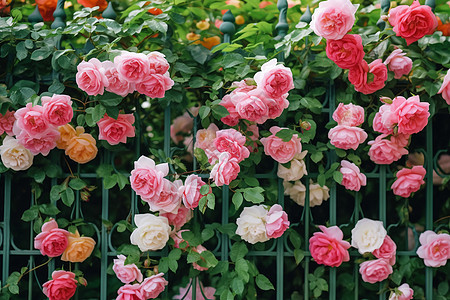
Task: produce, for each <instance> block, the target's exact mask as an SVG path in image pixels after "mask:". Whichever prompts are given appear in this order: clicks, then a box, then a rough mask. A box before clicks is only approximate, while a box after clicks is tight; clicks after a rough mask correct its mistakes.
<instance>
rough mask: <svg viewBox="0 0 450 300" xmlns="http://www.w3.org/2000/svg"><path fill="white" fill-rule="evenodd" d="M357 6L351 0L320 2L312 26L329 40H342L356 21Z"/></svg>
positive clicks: (315, 31) (313, 16) (318, 33)
mask: <svg viewBox="0 0 450 300" xmlns="http://www.w3.org/2000/svg"><path fill="white" fill-rule="evenodd" d="M356 9H357V6H355V5H353V4H352V3H351V2H350V1H349V0H328V1H323V2H320V3H319V7H318V8H316V10H315V11H314V13H313V15H312V20H311V23H310V27H311V28H312V29H313V30H314V33H315V34H317V35H319V36H321V37H324V38H325V39H327V40H340V39H342V38H343V37H344V36H345V35H346V34H347V32H349V31H350V30H351V29H352V27H353V24H354V23H355V12H356Z"/></svg>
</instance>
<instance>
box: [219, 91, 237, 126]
mask: <svg viewBox="0 0 450 300" xmlns="http://www.w3.org/2000/svg"><path fill="white" fill-rule="evenodd" d="M219 104H220V105H222V106H223V107H225V108H226V109H227V111H228V113H229V115H228V116H225V117H223V118H221V119H220V120H221V121H222V122H223V123H224V124H226V125H228V126H236V125H237V124H238V123H239V119H240V116H239V114H238V112H237V111H236V106H235V105H234V103H233V102H232V101H231V96H230V94H227V95H225V96H223V98H222V101H220V103H219Z"/></svg>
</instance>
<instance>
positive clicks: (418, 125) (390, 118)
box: [368, 96, 430, 164]
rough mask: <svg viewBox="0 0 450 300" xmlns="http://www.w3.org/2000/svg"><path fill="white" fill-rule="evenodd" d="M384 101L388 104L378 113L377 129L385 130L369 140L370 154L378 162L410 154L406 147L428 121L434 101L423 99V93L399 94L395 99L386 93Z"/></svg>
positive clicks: (389, 160) (375, 119)
mask: <svg viewBox="0 0 450 300" xmlns="http://www.w3.org/2000/svg"><path fill="white" fill-rule="evenodd" d="M381 101H383V102H384V104H383V105H382V106H381V107H380V109H379V111H378V112H377V113H376V114H375V117H374V119H373V129H374V130H375V131H377V132H380V133H382V134H381V135H379V136H378V137H376V138H375V140H374V141H370V142H369V143H368V144H369V145H371V147H370V150H369V156H370V159H371V160H372V161H373V162H375V163H377V164H391V163H393V162H394V161H397V160H399V159H400V158H401V157H402V156H403V155H405V154H408V150H406V149H405V147H406V146H407V145H408V143H409V137H410V135H411V134H414V133H418V132H420V131H421V130H422V129H424V128H425V126H426V125H427V123H428V117H429V116H430V113H429V106H430V104H429V103H426V102H420V98H419V96H412V97H409V98H408V99H406V98H404V97H402V96H398V97H395V98H394V99H393V100H391V99H389V98H387V97H382V98H381Z"/></svg>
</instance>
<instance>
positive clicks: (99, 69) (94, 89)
mask: <svg viewBox="0 0 450 300" xmlns="http://www.w3.org/2000/svg"><path fill="white" fill-rule="evenodd" d="M75 79H76V82H77V85H78V87H79V88H80V89H82V90H83V91H85V92H86V93H87V94H88V95H91V96H95V95H99V94H100V95H103V92H104V90H105V87H108V86H109V82H108V78H106V76H105V74H104V68H103V66H102V63H101V62H100V61H99V60H98V59H96V58H91V59H90V60H89V61H82V62H81V63H80V64H78V66H77V74H76V76H75Z"/></svg>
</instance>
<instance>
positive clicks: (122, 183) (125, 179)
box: [117, 173, 130, 190]
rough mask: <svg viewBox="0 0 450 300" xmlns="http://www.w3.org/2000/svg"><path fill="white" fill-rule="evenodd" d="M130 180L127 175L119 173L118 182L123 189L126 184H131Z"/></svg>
mask: <svg viewBox="0 0 450 300" xmlns="http://www.w3.org/2000/svg"><path fill="white" fill-rule="evenodd" d="M129 183H130V181H129V180H128V177H127V176H125V175H124V174H122V173H117V184H118V185H119V189H120V190H122V189H123V188H124V187H125V185H127V184H129Z"/></svg>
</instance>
